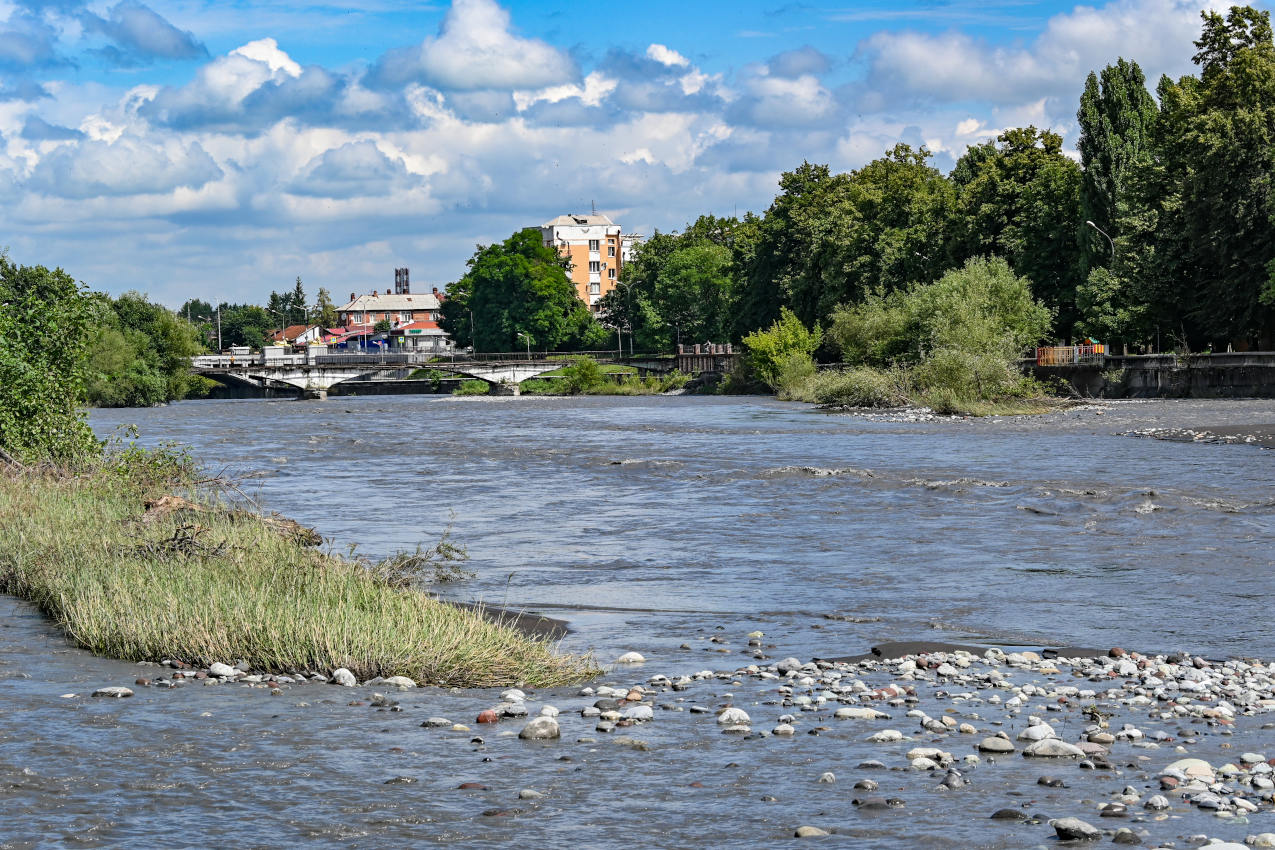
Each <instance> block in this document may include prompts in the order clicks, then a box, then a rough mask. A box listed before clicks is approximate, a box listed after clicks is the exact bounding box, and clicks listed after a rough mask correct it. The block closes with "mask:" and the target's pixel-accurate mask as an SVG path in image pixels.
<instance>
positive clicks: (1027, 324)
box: [824, 258, 1052, 406]
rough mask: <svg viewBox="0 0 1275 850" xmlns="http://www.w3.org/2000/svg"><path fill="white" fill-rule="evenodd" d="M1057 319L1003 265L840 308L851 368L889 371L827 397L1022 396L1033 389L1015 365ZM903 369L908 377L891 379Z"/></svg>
mask: <svg viewBox="0 0 1275 850" xmlns="http://www.w3.org/2000/svg"><path fill="white" fill-rule="evenodd" d="M1051 319H1052V314H1051V312H1050V310H1049V309H1048V308H1046V307H1045V306H1044V305H1042V304H1040V303H1039V302H1037V301H1035V300H1034V299H1033V298H1032V295H1031V288H1030V285H1029V283H1028V281H1027V280H1026V278H1022V277H1019V276H1017V275H1015V274H1014V272H1013V270H1012V269H1011V268H1010V267H1009V264H1008V263H1007V262H1006V261H1005V260H1003V259H1000V258H992V259H976V260H970V261H969V262H967V263H966V264H965V266H964V267H963V268H960V269H954V270H953V271H950V272H948V273H947V274H945V275H944V276H943V277H942V278H940V279H939V280H938V281H936V282H935V283H932V284H920V285H916V286H913V287H911V288H910V289H908V290H906V291H898V292H894V293H890V294H889V295H879V294H874V295H872V296H869V298H868V299H866V300H865V301H864V303H862V304H859V305H855V306H849V307H843V308H841V309H839V310H838V311H837V312H836V313H835V314H834V315H833V319H832V327H831V330H830V331H829V336H830V337H831V339H832V341H833V342H834V344H836V345H837V346H838V347H839V348H840V350H841V352H842V356H843V358H844V359H845V361H846V362H848V363H850V364H851V365H852V366H856V367H861V368H868V369H877V370H883V372H882V374H881V375H880V376H872V375H871V373H868V372H863V371H856V372H854V373H852V374H851V375H850V376H849V377H846V378H844V379H842V381H841V382H840V384H837V385H836V386H838V387H839V389H837V390H835V391H834V390H832V389H829V390H827V393H831V394H833V395H835V394H836V393H843V394H844V395H846V396H847V397H849V398H852V399H857V400H856V401H854V402H842V403H854V404H864V403H866V400H867V399H870V398H878V399H887V398H895V399H897V398H898V397H899V396H900V395H909V396H911V397H913V398H921V397H925V396H926V395H927V394H929V393H933V392H936V391H941V392H942V393H946V394H947V395H945V396H944V398H947V399H949V400H951V399H995V398H999V397H1003V396H1007V395H1016V394H1021V393H1022V392H1024V391H1025V390H1027V389H1029V388H1028V387H1026V385H1025V383H1024V379H1023V377H1022V375H1021V373H1020V371H1019V369H1018V368H1017V365H1018V364H1017V359H1018V357H1019V356H1020V354H1022V352H1023V351H1024V349H1026V348H1027V347H1028V346H1031V345H1033V344H1035V343H1036V342H1037V341H1038V340H1039V339H1040V338H1042V337H1043V336H1044V335H1045V334H1046V333H1047V332H1048V330H1049V327H1050V322H1051ZM900 367H902V369H903V370H904V371H903V372H902V373H898V372H896V373H895V374H893V375H890V374H885V371H884V370H891V369H896V370H897V369H899V368H900ZM824 403H828V402H827V401H825V402H824ZM948 406H950V405H948Z"/></svg>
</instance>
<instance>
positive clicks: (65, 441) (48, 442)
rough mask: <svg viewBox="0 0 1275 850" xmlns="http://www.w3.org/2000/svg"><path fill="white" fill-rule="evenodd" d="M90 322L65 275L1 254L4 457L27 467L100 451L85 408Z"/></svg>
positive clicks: (0, 445)
mask: <svg viewBox="0 0 1275 850" xmlns="http://www.w3.org/2000/svg"><path fill="white" fill-rule="evenodd" d="M91 320H92V304H91V301H90V299H89V298H88V296H87V295H86V294H85V292H84V290H83V289H82V288H81V287H80V285H79V284H77V283H76V282H75V281H74V280H73V279H72V278H71V276H70V275H68V274H67V273H66V272H64V271H62V270H61V269H57V270H55V271H49V270H48V269H46V268H45V267H44V266H17V265H14V263H12V262H11V261H10V260H9V257H8V255H7V254H5V253H3V252H0V452H3V453H4V454H7V455H9V456H11V457H13V458H14V459H15V460H17V461H20V462H28V463H29V462H38V461H43V460H53V461H74V460H79V459H83V458H86V457H91V456H95V455H96V454H98V453H99V452H100V450H101V445H100V444H99V443H98V442H97V440H96V439H95V438H94V436H93V432H92V430H91V429H90V428H89V426H88V423H86V422H85V421H84V412H83V409H82V407H81V405H83V403H84V377H85V367H86V362H85V360H86V357H87V352H88V343H89V328H90V322H91ZM0 457H3V455H0Z"/></svg>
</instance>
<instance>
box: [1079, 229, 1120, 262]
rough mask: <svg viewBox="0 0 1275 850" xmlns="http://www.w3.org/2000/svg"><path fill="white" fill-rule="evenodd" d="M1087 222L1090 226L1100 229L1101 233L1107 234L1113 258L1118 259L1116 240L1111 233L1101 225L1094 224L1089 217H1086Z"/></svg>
mask: <svg viewBox="0 0 1275 850" xmlns="http://www.w3.org/2000/svg"><path fill="white" fill-rule="evenodd" d="M1085 224H1087V225H1089V226H1090V227H1092V228H1093V229H1094V230H1096V231H1098V232H1099V233H1101V234H1102V235H1103V236H1106V237H1107V242H1109V243H1110V244H1111V259H1112V261H1114V260H1115V259H1116V242H1115V240H1114V239H1112V238H1111V235H1110V234H1108V233H1107V231H1105V230H1103V229H1102V228H1101V227H1099V226H1098V225H1096V224H1094V223H1093V222H1092V221H1089V220H1088V219H1086V220H1085Z"/></svg>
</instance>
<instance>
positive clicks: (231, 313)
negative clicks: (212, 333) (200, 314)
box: [219, 303, 278, 348]
mask: <svg viewBox="0 0 1275 850" xmlns="http://www.w3.org/2000/svg"><path fill="white" fill-rule="evenodd" d="M219 310H220V312H221V339H222V344H223V345H224V346H225V347H227V348H229V347H230V346H232V345H246V346H249V347H251V348H261V346H263V345H265V344H266V340H267V339H268V338H269V336H270V333H271V332H272V331H273V330H274V329H275V328H276V327H277V326H278V323H277V322H276V320H275V318H274V316H273V315H272V314H270V313H267V312H266V311H265V310H263V309H262V308H260V307H257V306H255V305H253V304H226V303H223V304H222V305H221V307H220V308H219Z"/></svg>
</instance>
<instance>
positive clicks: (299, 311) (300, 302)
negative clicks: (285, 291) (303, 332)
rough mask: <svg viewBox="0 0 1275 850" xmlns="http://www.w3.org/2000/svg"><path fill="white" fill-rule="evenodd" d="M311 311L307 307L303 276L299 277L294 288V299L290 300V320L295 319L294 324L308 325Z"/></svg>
mask: <svg viewBox="0 0 1275 850" xmlns="http://www.w3.org/2000/svg"><path fill="white" fill-rule="evenodd" d="M309 317H310V310H309V308H308V307H307V306H306V300H305V289H304V288H303V287H302V286H301V276H300V275H297V283H296V286H294V287H293V288H292V297H291V298H290V299H289V300H288V320H289V321H292V320H293V319H295V320H296V321H295V322H294V324H298V325H304V324H307V323H308V321H309Z"/></svg>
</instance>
